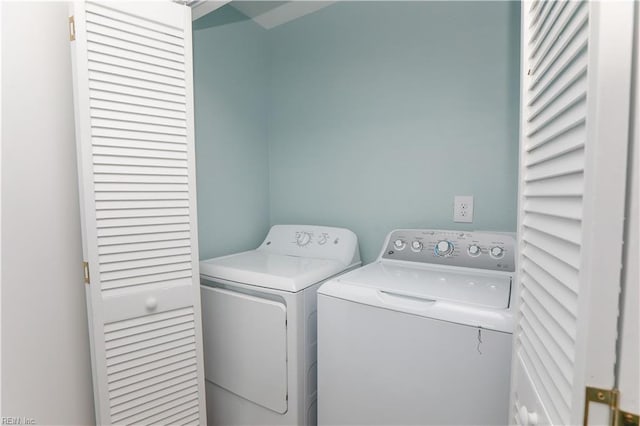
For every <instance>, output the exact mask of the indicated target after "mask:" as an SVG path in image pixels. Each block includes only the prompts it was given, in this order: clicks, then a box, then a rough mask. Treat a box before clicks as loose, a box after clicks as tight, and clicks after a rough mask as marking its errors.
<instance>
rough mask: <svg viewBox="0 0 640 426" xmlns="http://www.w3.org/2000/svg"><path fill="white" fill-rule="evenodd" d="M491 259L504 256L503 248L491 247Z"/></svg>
mask: <svg viewBox="0 0 640 426" xmlns="http://www.w3.org/2000/svg"><path fill="white" fill-rule="evenodd" d="M489 253H490V254H491V257H493V258H496V259H499V258H501V257H502V256H503V255H504V249H503V248H502V247H498V246H495V247H491V251H489Z"/></svg>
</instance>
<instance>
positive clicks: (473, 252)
mask: <svg viewBox="0 0 640 426" xmlns="http://www.w3.org/2000/svg"><path fill="white" fill-rule="evenodd" d="M467 252H468V253H469V256H480V246H479V245H477V244H471V245H470V246H469V248H468V249H467Z"/></svg>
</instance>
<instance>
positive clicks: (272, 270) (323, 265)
mask: <svg viewBox="0 0 640 426" xmlns="http://www.w3.org/2000/svg"><path fill="white" fill-rule="evenodd" d="M347 268H348V265H344V264H342V263H341V262H338V261H337V260H333V259H316V258H310V257H299V256H288V255H283V254H275V253H270V252H268V251H265V250H250V251H246V252H242V253H237V254H232V255H229V256H223V257H216V258H213V259H208V260H202V261H200V276H201V277H203V278H206V279H211V280H216V279H222V280H227V281H234V282H238V283H242V284H249V285H254V286H258V287H266V288H271V289H275V290H283V291H290V292H296V291H300V290H304V289H305V288H307V287H309V286H310V285H313V284H315V283H318V282H320V281H324V280H326V279H327V278H330V277H332V276H334V275H336V274H338V273H340V272H342V271H344V270H345V269H347Z"/></svg>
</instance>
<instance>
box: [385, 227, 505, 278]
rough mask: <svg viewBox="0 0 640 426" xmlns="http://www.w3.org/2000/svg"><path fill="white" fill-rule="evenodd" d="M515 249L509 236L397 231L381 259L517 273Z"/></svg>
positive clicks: (429, 230) (419, 230) (483, 233)
mask: <svg viewBox="0 0 640 426" xmlns="http://www.w3.org/2000/svg"><path fill="white" fill-rule="evenodd" d="M515 247H516V241H515V239H514V237H513V236H512V235H510V234H508V233H499V232H469V231H447V230H436V229H396V230H395V231H392V232H391V233H390V234H389V236H388V237H387V242H386V244H385V249H384V251H383V252H382V254H381V258H383V259H394V260H403V261H408V262H421V263H431V264H437V265H449V266H461V267H467V268H478V269H489V270H492V271H505V272H514V271H515Z"/></svg>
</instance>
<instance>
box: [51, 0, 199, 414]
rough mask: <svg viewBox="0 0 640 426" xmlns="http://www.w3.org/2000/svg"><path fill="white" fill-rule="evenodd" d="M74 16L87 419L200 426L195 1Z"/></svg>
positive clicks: (89, 6) (93, 6)
mask: <svg viewBox="0 0 640 426" xmlns="http://www.w3.org/2000/svg"><path fill="white" fill-rule="evenodd" d="M71 14H72V18H70V21H69V27H70V35H71V37H70V38H71V51H72V60H73V72H74V97H75V116H76V138H77V149H78V171H79V177H80V205H81V213H82V215H81V216H82V221H83V223H82V228H83V229H82V232H83V248H84V256H85V261H86V262H87V263H88V270H87V272H88V275H89V281H90V283H89V284H88V285H87V286H86V288H87V302H88V316H89V330H90V334H91V345H92V348H91V352H92V353H91V355H92V366H93V380H94V394H95V405H96V419H97V422H98V423H99V424H136V425H142V424H153V425H156V424H171V425H178V424H205V423H206V419H205V411H204V407H205V403H204V374H203V358H202V331H201V320H200V293H199V285H198V282H199V278H198V246H197V229H196V201H195V190H196V186H195V169H194V165H195V161H194V137H193V93H192V86H193V81H192V53H191V13H190V9H189V8H188V7H185V6H183V5H179V4H177V3H172V2H169V1H167V2H139V3H136V2H100V3H97V2H96V3H94V2H87V3H80V2H78V3H76V4H73V5H72V7H71ZM70 207H72V206H70ZM61 249H64V248H61Z"/></svg>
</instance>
